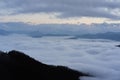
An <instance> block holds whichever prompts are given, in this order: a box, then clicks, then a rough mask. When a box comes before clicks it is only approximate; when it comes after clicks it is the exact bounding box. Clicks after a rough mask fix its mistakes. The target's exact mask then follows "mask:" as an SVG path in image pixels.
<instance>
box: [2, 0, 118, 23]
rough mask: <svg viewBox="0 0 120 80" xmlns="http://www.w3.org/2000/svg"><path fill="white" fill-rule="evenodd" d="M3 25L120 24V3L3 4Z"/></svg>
mask: <svg viewBox="0 0 120 80" xmlns="http://www.w3.org/2000/svg"><path fill="white" fill-rule="evenodd" d="M0 22H25V23H33V24H80V23H86V24H91V23H104V22H106V23H120V0H0Z"/></svg>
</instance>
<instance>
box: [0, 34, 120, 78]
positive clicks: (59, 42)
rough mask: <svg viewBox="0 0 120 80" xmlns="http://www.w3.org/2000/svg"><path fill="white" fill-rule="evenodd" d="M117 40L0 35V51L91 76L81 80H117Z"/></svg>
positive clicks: (119, 69)
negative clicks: (65, 67) (29, 57)
mask: <svg viewBox="0 0 120 80" xmlns="http://www.w3.org/2000/svg"><path fill="white" fill-rule="evenodd" d="M118 44H120V42H114V41H109V40H87V39H77V40H71V39H67V37H43V38H31V37H28V36H25V35H11V36H0V50H3V51H9V50H13V49H15V50H19V51H23V52H25V53H27V54H28V55H30V56H32V57H33V58H35V59H37V60H39V61H42V62H44V63H47V64H54V65H64V66H69V67H70V68H73V69H77V70H80V71H83V72H87V73H90V74H92V75H94V77H83V78H82V79H81V80H120V77H119V75H120V62H119V61H120V58H119V56H120V53H119V52H120V49H119V48H117V47H115V45H118Z"/></svg>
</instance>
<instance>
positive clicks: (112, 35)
mask: <svg viewBox="0 0 120 80" xmlns="http://www.w3.org/2000/svg"><path fill="white" fill-rule="evenodd" d="M78 38H86V39H109V40H115V41H120V32H106V33H97V34H84V35H77V36H74V37H71V38H70V39H78Z"/></svg>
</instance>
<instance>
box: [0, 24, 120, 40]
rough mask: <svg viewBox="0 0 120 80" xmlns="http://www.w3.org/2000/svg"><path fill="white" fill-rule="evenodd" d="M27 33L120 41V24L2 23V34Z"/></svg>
mask: <svg viewBox="0 0 120 80" xmlns="http://www.w3.org/2000/svg"><path fill="white" fill-rule="evenodd" d="M10 34H25V35H28V36H31V37H35V38H37V37H42V36H73V37H71V39H78V38H88V39H110V40H116V41H120V24H106V23H104V24H92V25H85V24H81V25H69V24H61V25H59V24H40V25H30V24H25V23H19V22H16V23H0V35H10Z"/></svg>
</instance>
